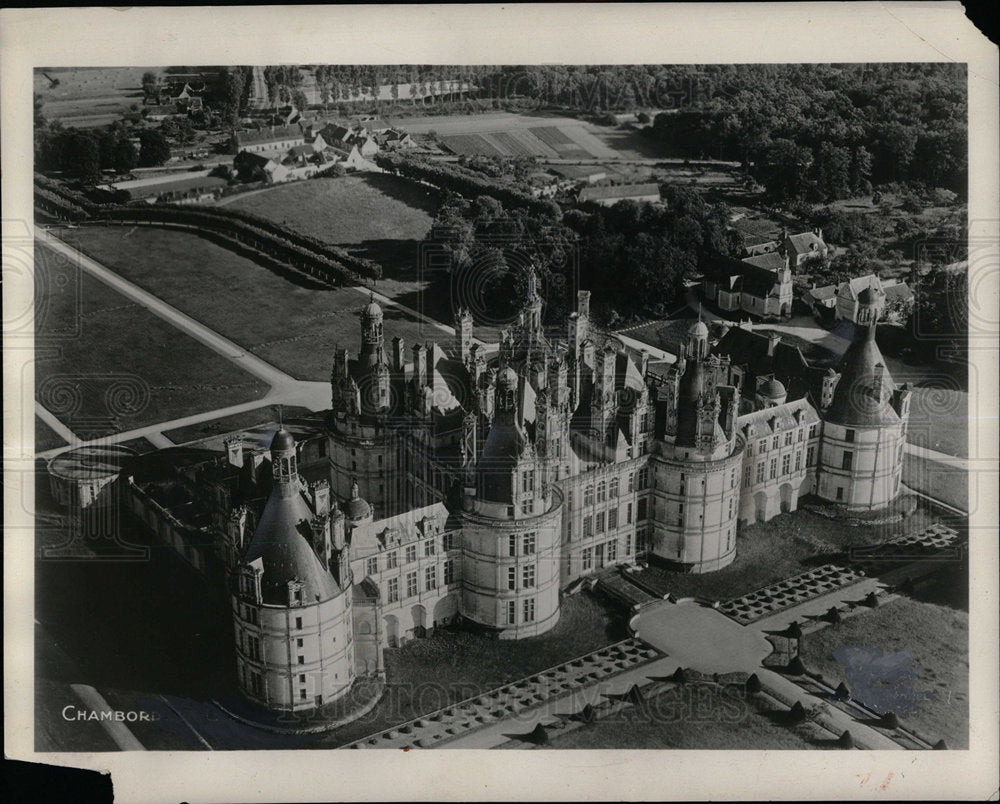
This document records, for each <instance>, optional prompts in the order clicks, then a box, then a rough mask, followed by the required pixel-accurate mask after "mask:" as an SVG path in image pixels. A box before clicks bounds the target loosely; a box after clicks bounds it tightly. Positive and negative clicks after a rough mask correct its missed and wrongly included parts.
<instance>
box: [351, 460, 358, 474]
mask: <svg viewBox="0 0 1000 804" xmlns="http://www.w3.org/2000/svg"><path fill="white" fill-rule="evenodd" d="M351 471H352V472H356V471H358V462H357V461H351Z"/></svg>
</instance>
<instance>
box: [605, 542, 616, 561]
mask: <svg viewBox="0 0 1000 804" xmlns="http://www.w3.org/2000/svg"><path fill="white" fill-rule="evenodd" d="M606 550H607V552H608V561H617V560H618V540H617V539H612V540H611V541H610V542H608V546H607V548H606Z"/></svg>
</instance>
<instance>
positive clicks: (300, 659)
mask: <svg viewBox="0 0 1000 804" xmlns="http://www.w3.org/2000/svg"><path fill="white" fill-rule="evenodd" d="M305 663H306V657H305V656H299V664H305Z"/></svg>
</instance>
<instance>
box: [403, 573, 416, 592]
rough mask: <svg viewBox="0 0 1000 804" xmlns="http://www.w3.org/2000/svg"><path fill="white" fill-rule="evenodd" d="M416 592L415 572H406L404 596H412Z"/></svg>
mask: <svg viewBox="0 0 1000 804" xmlns="http://www.w3.org/2000/svg"><path fill="white" fill-rule="evenodd" d="M416 593H417V573H415V572H408V573H406V596H407V597H413V596H414V595H415V594H416Z"/></svg>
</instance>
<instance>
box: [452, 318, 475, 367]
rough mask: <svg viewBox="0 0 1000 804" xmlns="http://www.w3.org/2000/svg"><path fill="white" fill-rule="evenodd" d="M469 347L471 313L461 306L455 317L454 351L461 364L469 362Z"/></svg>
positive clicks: (470, 345)
mask: <svg viewBox="0 0 1000 804" xmlns="http://www.w3.org/2000/svg"><path fill="white" fill-rule="evenodd" d="M471 349H472V313H471V312H469V310H468V309H467V308H464V307H463V308H462V309H461V310H459V311H458V316H457V317H456V318H455V353H456V355H457V357H458V359H459V360H461V361H462V363H463V364H465V363H468V362H469V356H470V352H471Z"/></svg>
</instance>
